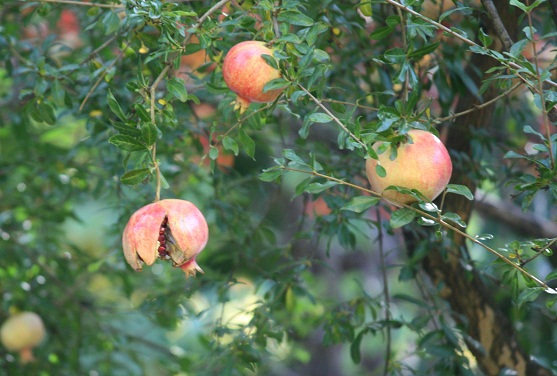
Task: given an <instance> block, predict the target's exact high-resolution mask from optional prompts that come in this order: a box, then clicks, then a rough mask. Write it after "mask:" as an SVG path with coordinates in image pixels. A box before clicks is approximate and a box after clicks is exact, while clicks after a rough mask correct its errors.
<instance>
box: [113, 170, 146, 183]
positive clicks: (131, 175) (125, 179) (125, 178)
mask: <svg viewBox="0 0 557 376" xmlns="http://www.w3.org/2000/svg"><path fill="white" fill-rule="evenodd" d="M150 176H151V170H150V169H148V168H140V169H137V170H131V171H128V172H126V173H125V174H124V175H122V177H121V178H120V180H121V181H122V183H123V184H126V185H135V184H139V183H141V182H142V181H144V180H145V179H147V178H148V177H150Z"/></svg>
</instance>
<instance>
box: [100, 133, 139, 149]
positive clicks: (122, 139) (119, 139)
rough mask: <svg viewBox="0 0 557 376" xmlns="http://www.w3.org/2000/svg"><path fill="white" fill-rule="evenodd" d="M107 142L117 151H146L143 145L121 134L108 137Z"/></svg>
mask: <svg viewBox="0 0 557 376" xmlns="http://www.w3.org/2000/svg"><path fill="white" fill-rule="evenodd" d="M108 142H110V143H111V144H113V145H115V146H116V147H117V148H118V149H121V150H125V151H140V150H146V149H147V148H146V147H145V145H144V144H142V143H141V142H139V141H138V140H137V139H136V138H134V137H131V136H127V135H123V134H117V135H115V136H112V137H110V138H109V139H108Z"/></svg>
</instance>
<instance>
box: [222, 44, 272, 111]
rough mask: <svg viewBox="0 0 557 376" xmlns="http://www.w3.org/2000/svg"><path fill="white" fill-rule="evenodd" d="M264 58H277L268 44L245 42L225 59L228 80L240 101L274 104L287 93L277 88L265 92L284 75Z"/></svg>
mask: <svg viewBox="0 0 557 376" xmlns="http://www.w3.org/2000/svg"><path fill="white" fill-rule="evenodd" d="M261 55H270V56H273V51H272V50H271V49H269V48H267V47H266V46H265V43H264V42H259V41H245V42H240V43H238V44H236V45H235V46H234V47H232V48H231V49H230V50H229V51H228V53H227V54H226V56H225V58H224V64H223V67H222V74H223V78H224V81H225V82H226V85H228V88H229V89H230V90H232V91H233V92H235V93H236V94H237V95H238V97H239V102H247V103H248V104H249V103H250V102H272V101H274V100H275V99H277V97H278V96H279V95H280V93H282V91H283V89H276V90H269V91H267V92H265V93H264V92H263V88H264V87H265V85H266V84H267V83H268V82H269V81H271V80H274V79H276V78H280V76H281V75H280V72H279V71H278V70H276V69H275V68H273V67H271V66H270V65H269V64H267V62H266V61H265V59H263V58H262V57H261Z"/></svg>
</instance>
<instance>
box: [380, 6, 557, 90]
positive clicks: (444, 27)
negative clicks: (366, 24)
mask: <svg viewBox="0 0 557 376" xmlns="http://www.w3.org/2000/svg"><path fill="white" fill-rule="evenodd" d="M385 1H386V2H387V3H389V4H391V5H394V6H395V7H398V8H400V9H403V10H404V11H406V12H408V13H410V14H412V15H414V16H416V17H418V18H420V19H422V20H424V21H426V22H427V23H429V24H431V25H433V26H435V27H436V28H437V29H439V30H442V31H443V32H445V33H447V34H450V35H452V36H453V37H455V38H457V39H459V40H461V41H462V42H464V43H466V44H467V45H469V46H472V47H476V48H480V49H483V50H485V51H489V49H487V48H485V47H483V46H480V45H479V44H477V43H476V42H474V41H472V40H470V39H468V38H466V37H465V36H463V35H461V34H459V33H457V32H455V31H453V30H451V29H449V28H448V27H446V26H445V25H443V24H441V23H439V22H437V21H434V20H432V19H431V18H429V17H426V16H424V15H422V14H420V13H418V12H416V11H415V10H413V9H410V8H408V7H407V6H406V5H403V4H401V3H399V2H398V1H395V0H385ZM489 56H491V55H489ZM507 66H508V67H510V68H514V69H521V68H522V67H521V66H520V65H518V64H516V63H514V62H512V61H511V62H507ZM544 82H545V83H547V84H548V85H551V86H553V87H557V83H555V82H553V81H551V80H550V79H547V80H545V81H544ZM538 94H540V95H542V94H541V93H538Z"/></svg>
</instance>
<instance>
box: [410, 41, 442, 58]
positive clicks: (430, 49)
mask: <svg viewBox="0 0 557 376" xmlns="http://www.w3.org/2000/svg"><path fill="white" fill-rule="evenodd" d="M439 44H440V42H435V43H433V44H429V45H427V46H424V47H422V48H418V49H417V50H415V51H413V52H411V53H409V54H408V57H409V58H411V59H419V58H421V57H423V56H425V55H428V54H430V53H432V52H433V51H435V50H436V49H437V47H439Z"/></svg>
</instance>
